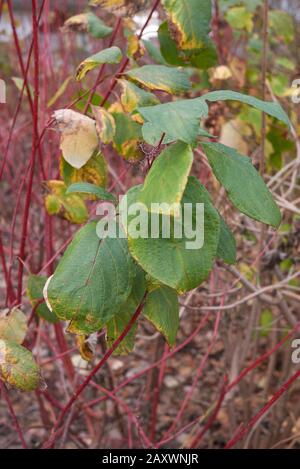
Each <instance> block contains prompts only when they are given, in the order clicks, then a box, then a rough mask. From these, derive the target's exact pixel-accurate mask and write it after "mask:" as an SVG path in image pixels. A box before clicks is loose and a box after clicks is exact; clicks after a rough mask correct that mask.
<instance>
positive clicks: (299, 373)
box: [225, 370, 300, 449]
mask: <svg viewBox="0 0 300 469" xmlns="http://www.w3.org/2000/svg"><path fill="white" fill-rule="evenodd" d="M299 376H300V370H298V371H296V373H294V374H293V376H291V378H290V379H289V380H288V381H287V382H286V383H284V385H283V386H281V388H280V389H279V390H278V391H277V392H276V393H275V394H274V395H273V396H272V397H271V399H270V400H269V401H268V402H267V403H266V404H265V405H264V406H263V407H262V409H260V411H259V412H257V413H256V414H255V415H254V417H252V419H251V420H250V421H249V423H248V424H247V425H246V427H243V428H242V429H241V430H240V431H239V432H238V433H237V434H236V436H235V437H234V438H232V439H231V440H230V441H228V443H227V445H226V446H225V449H230V448H232V447H233V446H234V445H235V444H236V443H237V442H238V441H240V440H241V439H242V438H243V437H244V436H245V435H246V434H247V433H248V432H249V430H251V428H252V427H253V426H254V425H255V424H256V422H258V421H259V420H260V419H261V417H262V416H263V415H264V414H265V413H266V412H267V411H268V410H269V409H270V408H271V407H272V405H273V404H275V402H276V401H277V400H278V399H279V398H280V397H281V396H282V395H283V394H284V393H285V391H287V390H288V389H289V387H290V386H291V385H292V384H293V383H294V381H296V379H297V378H299Z"/></svg>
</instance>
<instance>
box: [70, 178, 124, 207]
mask: <svg viewBox="0 0 300 469" xmlns="http://www.w3.org/2000/svg"><path fill="white" fill-rule="evenodd" d="M74 193H80V194H92V195H94V196H95V197H96V198H97V199H99V200H108V201H110V202H114V203H115V202H116V198H115V196H114V195H112V194H110V193H109V192H107V191H106V190H105V189H103V187H99V186H95V184H90V183H89V182H76V183H75V184H72V185H71V186H69V187H68V189H67V192H66V194H74Z"/></svg>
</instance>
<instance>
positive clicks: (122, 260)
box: [47, 222, 136, 334]
mask: <svg viewBox="0 0 300 469" xmlns="http://www.w3.org/2000/svg"><path fill="white" fill-rule="evenodd" d="M96 228H97V222H91V223H89V224H87V225H86V226H84V227H83V228H81V229H80V230H79V231H78V232H77V233H76V235H75V237H74V238H73V241H72V242H71V244H70V245H69V246H68V248H67V249H66V251H65V253H64V255H63V257H62V259H61V260H60V262H59V264H58V266H57V268H56V270H55V272H54V276H53V277H52V278H51V280H50V282H49V285H48V288H47V298H48V302H49V304H50V306H51V308H52V310H53V312H54V313H55V314H56V316H57V317H58V318H59V319H61V320H63V321H71V324H70V326H69V328H68V330H69V331H70V332H73V333H77V334H91V333H93V332H97V331H98V330H99V329H100V328H101V327H102V326H104V324H106V323H107V322H108V321H109V320H111V319H112V318H113V317H114V315H115V314H116V312H117V311H119V309H120V307H121V306H122V305H123V304H124V303H125V302H126V301H127V299H128V297H129V295H130V293H131V291H132V285H133V280H134V278H135V275H136V268H135V264H134V261H133V259H132V257H131V255H130V253H129V251H128V246H127V240H126V239H123V238H111V237H106V238H105V239H100V238H99V237H98V235H97V233H96Z"/></svg>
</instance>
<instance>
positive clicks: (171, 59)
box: [158, 21, 186, 67]
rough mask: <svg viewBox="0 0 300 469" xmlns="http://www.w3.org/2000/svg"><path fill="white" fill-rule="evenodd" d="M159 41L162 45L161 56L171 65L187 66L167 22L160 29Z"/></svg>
mask: <svg viewBox="0 0 300 469" xmlns="http://www.w3.org/2000/svg"><path fill="white" fill-rule="evenodd" d="M158 40H159V44H160V51H161V54H162V56H163V58H164V60H166V62H167V63H168V64H170V65H176V66H177V67H179V66H185V65H186V61H185V60H184V58H183V57H182V55H181V54H182V52H181V53H180V51H179V49H178V47H177V44H176V41H175V40H174V39H173V38H172V37H171V34H170V31H169V27H168V22H167V21H165V22H164V23H162V24H161V25H160V27H159V28H158Z"/></svg>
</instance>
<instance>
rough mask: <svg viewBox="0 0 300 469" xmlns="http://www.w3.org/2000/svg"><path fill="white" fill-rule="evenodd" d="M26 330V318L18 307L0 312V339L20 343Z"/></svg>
mask: <svg viewBox="0 0 300 469" xmlns="http://www.w3.org/2000/svg"><path fill="white" fill-rule="evenodd" d="M26 332H27V319H26V316H25V314H24V313H22V311H21V310H20V309H18V308H13V309H12V310H11V311H10V312H8V310H4V311H2V312H1V313H0V339H2V340H9V341H13V342H16V343H18V344H22V342H23V341H24V339H25V336H26Z"/></svg>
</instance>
